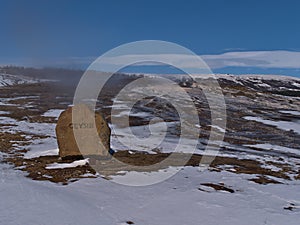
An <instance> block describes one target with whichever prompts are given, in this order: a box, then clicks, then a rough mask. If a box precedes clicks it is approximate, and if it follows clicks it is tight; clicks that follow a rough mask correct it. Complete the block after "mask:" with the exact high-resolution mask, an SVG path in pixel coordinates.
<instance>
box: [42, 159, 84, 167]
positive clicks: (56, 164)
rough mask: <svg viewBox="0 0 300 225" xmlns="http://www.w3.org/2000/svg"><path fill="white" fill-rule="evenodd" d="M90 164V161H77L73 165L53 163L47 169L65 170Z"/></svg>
mask: <svg viewBox="0 0 300 225" xmlns="http://www.w3.org/2000/svg"><path fill="white" fill-rule="evenodd" d="M88 162H89V159H82V160H76V161H74V162H71V163H52V164H49V165H47V166H46V169H48V170H51V169H64V168H74V167H77V166H84V165H86V164H87V163H88Z"/></svg>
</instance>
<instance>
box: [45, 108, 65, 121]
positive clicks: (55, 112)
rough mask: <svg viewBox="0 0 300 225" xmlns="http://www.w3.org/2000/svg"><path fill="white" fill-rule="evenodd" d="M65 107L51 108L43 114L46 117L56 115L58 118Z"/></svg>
mask: <svg viewBox="0 0 300 225" xmlns="http://www.w3.org/2000/svg"><path fill="white" fill-rule="evenodd" d="M63 111H64V110H63V109H50V110H48V111H47V112H45V113H44V114H43V115H42V116H45V117H55V118H56V119H58V117H59V115H60V114H61V113H62V112H63Z"/></svg>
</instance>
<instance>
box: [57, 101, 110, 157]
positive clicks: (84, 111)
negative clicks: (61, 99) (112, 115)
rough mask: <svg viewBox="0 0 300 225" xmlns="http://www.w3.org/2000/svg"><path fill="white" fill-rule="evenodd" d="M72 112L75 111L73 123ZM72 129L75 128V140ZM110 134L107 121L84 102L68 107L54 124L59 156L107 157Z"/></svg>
mask: <svg viewBox="0 0 300 225" xmlns="http://www.w3.org/2000/svg"><path fill="white" fill-rule="evenodd" d="M73 112H75V113H76V117H75V118H76V122H75V123H73V121H72V113H73ZM94 121H95V122H94ZM95 125H96V129H95V127H94V126H95ZM73 129H74V130H76V131H75V133H76V140H75V135H74V130H73ZM110 134H111V131H110V128H109V126H108V124H107V122H106V121H105V119H104V118H103V116H102V115H100V114H99V113H94V112H93V111H92V110H90V109H89V108H88V107H87V106H86V105H84V104H79V105H76V106H73V107H69V108H68V109H67V110H65V111H64V112H62V113H61V114H60V116H59V118H58V122H57V125H56V136H57V142H58V147H59V156H60V157H62V158H66V157H79V156H100V157H107V156H109V150H110ZM100 140H101V141H100ZM76 141H77V142H76ZM78 146H80V151H79V148H78Z"/></svg>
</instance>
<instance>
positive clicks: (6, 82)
mask: <svg viewBox="0 0 300 225" xmlns="http://www.w3.org/2000/svg"><path fill="white" fill-rule="evenodd" d="M37 82H38V81H36V80H33V79H32V78H30V77H25V76H21V75H10V74H4V73H1V74H0V87H3V86H11V85H16V84H32V83H37Z"/></svg>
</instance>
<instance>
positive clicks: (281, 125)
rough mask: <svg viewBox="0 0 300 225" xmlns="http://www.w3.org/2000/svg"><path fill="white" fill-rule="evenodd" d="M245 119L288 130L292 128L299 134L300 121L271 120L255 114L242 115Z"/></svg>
mask: <svg viewBox="0 0 300 225" xmlns="http://www.w3.org/2000/svg"><path fill="white" fill-rule="evenodd" d="M243 118H244V119H246V120H251V121H256V122H259V123H263V124H266V125H270V126H275V127H277V128H279V129H281V130H286V131H290V130H293V131H294V132H296V133H298V134H300V122H299V121H296V122H294V121H273V120H266V119H263V118H261V117H255V116H245V117H243Z"/></svg>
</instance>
